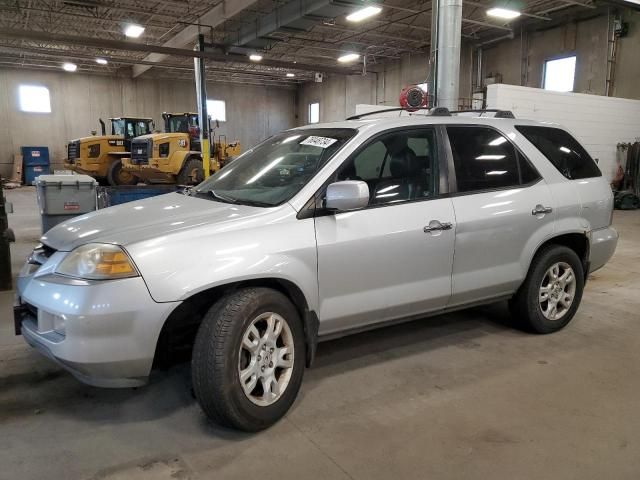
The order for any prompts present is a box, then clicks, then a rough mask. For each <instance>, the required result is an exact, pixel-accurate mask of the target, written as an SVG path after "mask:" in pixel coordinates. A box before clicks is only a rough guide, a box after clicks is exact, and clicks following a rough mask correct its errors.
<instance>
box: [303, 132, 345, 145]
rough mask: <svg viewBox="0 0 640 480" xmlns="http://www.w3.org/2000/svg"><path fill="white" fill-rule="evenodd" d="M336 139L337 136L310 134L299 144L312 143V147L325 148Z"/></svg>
mask: <svg viewBox="0 0 640 480" xmlns="http://www.w3.org/2000/svg"><path fill="white" fill-rule="evenodd" d="M337 141H338V139H337V138H329V137H315V136H313V135H312V136H310V137H307V138H305V139H304V140H303V141H301V142H300V145H312V146H314V147H320V148H327V147H330V146H331V145H333V144H334V143H336V142H337Z"/></svg>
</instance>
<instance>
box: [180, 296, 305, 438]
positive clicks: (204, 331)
mask: <svg viewBox="0 0 640 480" xmlns="http://www.w3.org/2000/svg"><path fill="white" fill-rule="evenodd" d="M278 317H279V319H283V320H284V321H285V324H286V325H285V324H282V323H280V325H281V327H282V328H281V333H280V334H279V336H277V337H272V338H277V340H278V342H276V343H271V342H268V343H267V345H265V346H264V347H263V346H262V345H263V341H264V340H265V338H266V337H265V336H264V335H263V331H262V327H265V330H266V327H267V325H268V324H269V318H272V319H274V321H275V323H274V325H278V322H279V321H280V320H279V319H278ZM252 325H253V326H255V327H256V329H257V331H258V333H259V335H253V331H252V333H249V330H250V327H251V326H252ZM250 341H253V343H252V345H255V354H252V353H251V352H250V351H249V350H248V349H247V347H246V345H247V343H249V342H250ZM268 345H272V346H273V345H275V347H274V350H271V349H270V348H271V347H269V346H268ZM287 345H289V346H292V347H293V352H290V351H289V353H284V350H282V348H283V347H287ZM252 348H254V347H253V346H252ZM305 349H306V346H305V341H304V330H303V326H302V322H301V320H300V316H299V315H298V311H297V310H296V308H295V307H294V306H293V304H292V303H291V302H290V301H289V299H288V298H287V297H285V296H284V295H283V294H282V293H280V292H278V291H276V290H272V289H269V288H243V289H240V290H236V291H234V292H232V293H230V294H228V295H226V296H225V297H223V298H222V299H220V300H219V301H218V302H217V303H216V304H215V305H213V306H212V307H211V308H210V309H209V311H208V312H207V313H206V315H205V317H204V320H203V321H202V324H201V325H200V328H199V330H198V333H197V335H196V340H195V344H194V347H193V356H192V359H191V370H192V379H193V389H194V392H195V396H196V399H197V400H198V403H199V404H200V406H201V407H202V410H204V412H205V414H206V415H207V417H209V419H211V420H212V421H214V422H216V423H218V424H220V425H223V426H227V427H232V428H236V429H239V430H243V431H246V432H256V431H259V430H263V429H265V428H267V427H269V426H271V425H273V424H274V423H275V422H277V421H278V420H279V419H280V418H282V417H283V416H284V415H285V414H286V413H287V411H288V410H289V408H290V407H291V405H292V404H293V402H294V400H295V399H296V397H297V395H298V390H299V389H300V385H301V384H302V377H303V374H304V368H305V358H306V352H305ZM279 354H282V358H281V359H280V355H279ZM278 361H280V362H282V364H283V365H284V364H285V363H289V364H290V367H289V368H280V367H278V366H277V365H278ZM270 362H272V364H271V363H270ZM252 365H254V367H252ZM270 365H271V366H272V367H273V368H270ZM241 372H250V373H251V372H253V373H251V374H246V376H245V377H244V378H245V379H246V380H247V381H246V382H245V385H247V386H246V387H243V383H242V380H241V375H242V373H241ZM270 372H273V373H274V375H275V376H274V377H271V376H270V375H271V373H270ZM254 374H255V375H256V377H255V386H254V387H253V388H252V387H251V385H252V384H253V381H254ZM263 376H264V377H263ZM276 377H277V378H276ZM263 378H264V380H263ZM270 379H271V380H270ZM273 379H275V380H273ZM263 382H270V383H269V392H268V393H265V392H266V390H267V389H266V388H264V387H263V385H264V383H263ZM271 382H275V384H276V385H274V384H273V383H271ZM276 386H277V387H278V388H281V390H280V392H279V395H277V396H276V395H275V394H274V393H273V392H275V390H276ZM247 391H249V392H250V393H247ZM260 403H262V404H260Z"/></svg>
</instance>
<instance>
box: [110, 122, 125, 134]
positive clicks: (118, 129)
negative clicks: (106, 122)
mask: <svg viewBox="0 0 640 480" xmlns="http://www.w3.org/2000/svg"><path fill="white" fill-rule="evenodd" d="M111 135H122V136H124V120H123V119H118V120H111Z"/></svg>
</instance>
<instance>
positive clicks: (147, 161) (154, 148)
mask: <svg viewBox="0 0 640 480" xmlns="http://www.w3.org/2000/svg"><path fill="white" fill-rule="evenodd" d="M162 118H163V119H164V123H165V129H164V130H165V131H164V133H154V134H151V135H143V136H141V137H137V138H134V139H133V142H132V145H131V158H125V159H124V160H123V162H122V165H123V170H124V171H127V172H130V173H132V174H133V175H135V176H137V177H139V178H140V179H142V180H143V181H145V182H146V183H178V184H181V185H195V184H198V183H200V182H201V181H202V180H203V179H204V169H203V163H202V151H201V145H200V126H199V122H198V114H197V113H193V112H187V113H166V112H165V113H163V114H162ZM208 123H209V125H208V126H207V128H209V132H210V133H211V132H212V129H211V120H209V122H208ZM210 137H211V134H210ZM218 138H219V140H218V141H217V142H213V143H212V148H211V150H212V151H211V154H210V160H211V161H210V170H211V172H216V171H218V170H219V169H220V168H222V167H223V166H224V164H225V163H228V162H229V161H230V160H231V159H232V157H234V156H236V155H238V154H239V153H240V144H239V142H237V141H236V142H233V143H228V142H227V140H226V137H225V136H224V135H221V136H220V137H218Z"/></svg>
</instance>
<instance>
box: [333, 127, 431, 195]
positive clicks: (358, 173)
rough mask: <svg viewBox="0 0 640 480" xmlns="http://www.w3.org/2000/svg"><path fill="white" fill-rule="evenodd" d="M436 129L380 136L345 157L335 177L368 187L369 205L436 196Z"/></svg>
mask: <svg viewBox="0 0 640 480" xmlns="http://www.w3.org/2000/svg"><path fill="white" fill-rule="evenodd" d="M436 152H437V150H436V145H435V131H434V130H433V129H420V130H410V131H403V132H393V133H389V134H386V135H383V136H381V137H379V138H378V139H376V140H375V141H374V142H373V143H371V144H369V145H368V146H367V147H365V148H364V150H361V151H360V152H359V153H357V154H356V155H355V156H354V157H352V158H351V159H349V160H347V161H346V162H345V164H344V165H343V166H342V167H341V168H340V170H339V171H338V173H337V180H362V181H364V182H366V183H367V185H368V186H369V194H370V200H369V205H380V204H386V203H395V202H403V201H408V200H419V199H423V198H428V197H431V196H433V195H435V193H436V191H435V184H436V182H435V180H434V176H433V165H434V164H435V163H434V162H435V154H436Z"/></svg>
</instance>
